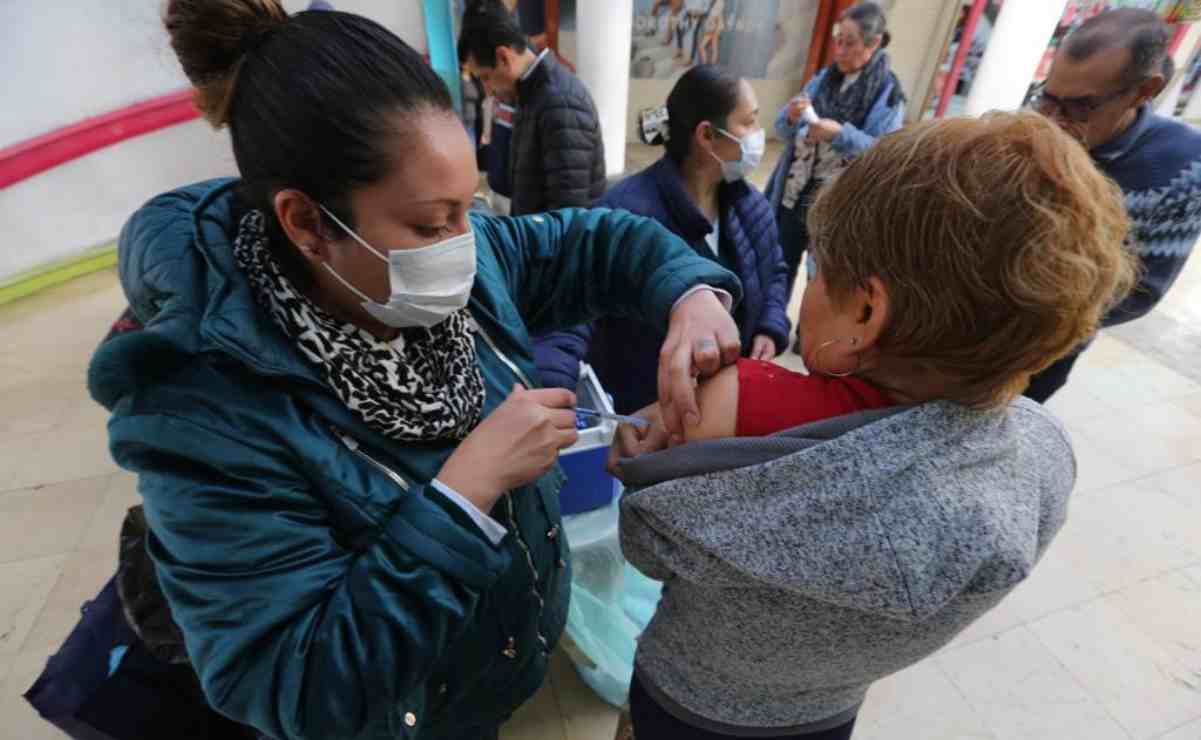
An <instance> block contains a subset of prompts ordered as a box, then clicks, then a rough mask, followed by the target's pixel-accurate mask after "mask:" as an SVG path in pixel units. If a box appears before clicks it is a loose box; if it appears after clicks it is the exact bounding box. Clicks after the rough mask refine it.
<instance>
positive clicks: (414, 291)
mask: <svg viewBox="0 0 1201 740" xmlns="http://www.w3.org/2000/svg"><path fill="white" fill-rule="evenodd" d="M321 210H322V211H325V215H327V216H329V217H330V218H332V219H333V220H334V223H336V224H337V225H338V226H341V227H342V229H343V230H345V231H346V233H347V234H350V236H351V237H352V238H353V239H354V240H355V241H357V242H358V243H359V244H361V245H363V246H364V247H366V249H367V250H368V251H369V252H371V253H372V254H374V255H375V256H376V257H379V258H380V259H381V260H383V261H384V262H387V263H388V285H389V287H390V289H391V295H390V296H389V298H388V302H387V303H380V302H378V301H373V300H371V298H369V297H368V296H367V295H366V294H365V293H363V291H361V290H359V289H358V288H356V287H354V286H353V285H351V284H350V282H349V281H347V280H346V278H344V277H342V276H341V275H339V274H338V272H337V271H336V270H335V269H334V268H333V267H331V266H330V265H329V263H328V262H327V263H325V269H327V270H329V272H330V274H331V275H333V276H334V277H335V278H337V280H338V282H340V283H342V284H343V285H345V286H346V287H347V289H349V290H350V291H351V292H353V293H354V294H355V295H357V296H358V297H359V298H362V299H363V308H364V309H365V310H366V311H367V313H369V314H371V316H372V317H373V318H374V319H375V320H376V321H378V322H380V323H381V324H385V325H387V326H390V327H392V328H393V329H405V328H408V327H413V326H421V327H425V328H426V329H428V328H430V327H431V326H436V325H438V324H440V323H442V322H443V321H445V320H446V318H447V317H448V316H450V315H451V314H452V313H454V312H455V311H458V310H459V309H461V308H463V307H464V306H466V305H467V300H468V299H469V298H470V297H471V288H472V286H473V285H475V230H474V229H471V228H468V229H467V231H466V232H465V233H463V234H459V235H457V236H452V237H450V238H449V239H446V240H443V241H440V242H438V243H437V244H431V245H430V246H428V247H420V248H418V249H394V250H392V251H391V252H388V253H387V254H385V253H383V252H381V251H379V250H378V249H376V248H375V247H373V246H371V245H370V244H368V243H367V242H366V241H365V240H364V239H363V238H362V237H361V236H359V235H358V234H356V233H354V231H352V230H351V229H350V227H348V226H347V225H346V224H344V223H342V222H341V221H339V220H338V217H337V216H335V215H334V214H332V213H330V211H329V209H328V208H326V207H325V206H321Z"/></svg>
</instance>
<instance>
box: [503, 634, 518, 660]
mask: <svg viewBox="0 0 1201 740" xmlns="http://www.w3.org/2000/svg"><path fill="white" fill-rule="evenodd" d="M500 654H501V655H503V656H505V657H506V658H508V659H509V660H515V659H516V658H517V640H515V639H513V638H512V637H510V638H509V644H508V646H507V647H505V649H504V650H501V651H500Z"/></svg>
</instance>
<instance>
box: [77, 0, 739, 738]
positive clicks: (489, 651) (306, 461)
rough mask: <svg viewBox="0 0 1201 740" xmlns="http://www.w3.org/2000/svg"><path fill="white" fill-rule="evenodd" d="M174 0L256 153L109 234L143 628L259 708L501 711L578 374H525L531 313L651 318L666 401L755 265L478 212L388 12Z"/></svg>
mask: <svg viewBox="0 0 1201 740" xmlns="http://www.w3.org/2000/svg"><path fill="white" fill-rule="evenodd" d="M165 18H166V26H167V30H168V31H169V33H170V35H171V40H172V45H173V47H174V49H175V51H176V53H177V55H178V56H179V59H180V61H181V63H182V65H183V68H184V71H185V73H187V75H188V77H189V78H190V79H191V80H192V81H193V82H194V83H195V84H196V86H197V102H198V104H199V106H200V107H201V109H202V111H203V112H204V113H205V115H206V117H207V118H208V119H209V120H210V121H211V122H212V123H213V124H215V125H217V126H223V125H228V126H229V127H230V133H231V139H232V142H233V149H234V154H235V157H236V160H237V164H238V169H239V172H240V175H241V178H240V179H238V180H225V181H211V182H205V183H200V184H197V185H193V186H190V187H186V188H182V189H180V190H177V191H174V192H171V193H168V194H165V195H162V196H159V197H157V198H154V199H153V200H151V201H150V202H149V203H148V204H146V205H145V206H144V207H143V208H141V209H140V210H139V211H138V212H137V213H135V214H134V216H133V217H132V218H131V219H130V221H129V223H128V224H127V225H126V227H125V228H124V230H123V231H122V234H121V238H120V249H119V254H120V270H121V280H122V285H123V287H124V289H125V291H126V294H127V296H128V298H129V301H130V304H131V306H132V309H133V311H134V313H135V314H136V316H137V318H138V319H139V320H140V321H141V323H142V324H143V325H144V327H145V328H144V329H143V330H141V331H136V332H130V333H127V334H123V335H120V336H118V337H116V338H114V339H112V340H110V341H108V342H106V343H105V344H104V345H103V346H102V347H101V348H100V350H99V351H98V352H97V354H96V356H95V358H94V359H93V361H92V365H91V369H90V374H89V381H90V385H91V391H92V394H93V395H94V397H95V398H96V399H97V400H99V401H100V402H101V403H103V404H105V405H106V406H107V407H109V408H110V409H111V410H112V412H113V415H112V420H111V422H110V425H109V433H110V440H111V447H112V451H113V454H114V456H115V457H116V459H117V461H118V462H119V463H120V464H121V465H122V466H124V467H126V468H128V469H130V470H132V471H134V472H136V473H137V474H138V479H139V482H138V487H139V492H140V493H141V495H142V497H143V500H144V510H145V522H146V525H147V527H148V530H149V532H148V535H147V536H146V538H145V542H144V550H145V552H146V553H148V555H149V557H150V558H151V559H152V560H153V566H154V569H155V572H156V573H157V578H156V579H150V580H151V583H149V584H143V585H144V586H145V588H146V589H148V590H149V591H148V592H142V593H135V594H133V596H134V597H135V598H136V600H137V604H138V605H139V607H140V608H141V611H142V612H146V611H154V610H153V609H152V607H153V604H151V603H150V602H152V601H153V600H154V599H155V598H165V602H166V604H167V605H169V607H170V615H171V617H172V618H173V619H174V623H175V624H174V625H167V626H168V629H165V630H163V631H162V633H160V634H152V631H153V630H154V629H155V628H156V625H154V624H134V625H133V626H134V628H135V629H136V630H137V631H138V634H139V635H140V636H142V637H143V638H144V639H146V641H147V642H148V643H153V644H155V645H156V646H157V647H158V648H164V646H165V647H166V648H170V647H171V645H170V643H171V641H172V640H174V641H175V645H174V648H175V650H174V652H173V653H172V654H174V655H184V654H185V653H184V648H185V647H186V658H187V659H189V660H190V663H191V665H192V666H194V667H195V669H196V671H197V673H198V675H199V679H200V682H201V684H202V686H203V689H204V693H205V695H206V697H207V699H208V701H209V702H210V703H211V704H212V705H213V706H214V707H215V708H216V709H217V710H219V711H220V712H221V713H222V714H224V715H226V716H228V717H230V718H232V719H234V720H236V721H238V722H240V723H244V724H246V725H251V726H253V727H254V728H255V729H256V730H257V731H258V732H260V733H262V734H263V735H265V736H269V737H272V738H277V739H278V740H290V739H293V738H332V737H338V738H368V737H370V738H379V737H392V738H402V737H421V738H459V737H462V738H473V739H477V738H488V737H493V738H494V737H496V735H497V728H498V726H499V725H500V723H501V722H502V721H503V720H504V719H505V718H506V717H508V716H509V715H510V714H511V713H512V712H513V710H514V709H515V708H516V707H517V706H519V705H520V704H521V703H522V702H523V701H525V700H526V699H527V698H529V697H530V696H531V695H533V693H534V692H535V691H536V690H537V689H538V687H539V685H540V684H541V683H542V680H543V678H544V677H545V675H546V670H547V662H548V658H549V656H550V653H551V650H552V648H553V647H554V645H555V643H556V641H557V640H558V638H559V635H560V633H561V632H562V629H563V625H564V622H565V620H566V612H567V594H568V587H569V582H570V579H571V575H570V565H569V562H568V561H569V553H568V550H567V543H566V542H565V541H564V538H563V537H562V536H561V531H560V521H559V504H558V491H559V487H560V483H561V480H562V476H561V474H560V473H559V472H558V469H557V467H556V465H555V460H556V456H557V453H558V451H559V450H560V449H561V448H563V447H565V446H567V445H570V444H571V443H572V442H573V441H574V440H575V439H576V436H577V435H576V431H575V413H574V412H573V410H572V407H573V405H574V402H575V399H574V397H573V396H572V394H571V393H569V392H567V391H563V390H557V389H549V390H548V389H538V388H537V387H536V383H535V380H536V371H535V366H534V362H533V358H532V355H531V350H530V346H529V338H528V332H530V331H535V332H543V333H545V332H548V331H552V330H555V329H559V328H562V327H566V326H570V325H573V324H577V323H579V322H581V321H589V320H593V319H596V318H598V317H600V316H601V315H603V314H605V313H606V312H616V313H620V314H622V315H628V316H640V317H642V318H643V319H645V320H646V321H648V322H650V323H651V324H653V325H656V326H657V327H659V329H660V330H662V331H665V332H666V333H667V335H668V336H669V337H670V339H669V341H668V346H667V348H666V350H667V354H666V355H665V356H666V357H668V358H669V361H668V362H666V363H665V364H664V366H663V373H662V387H663V389H664V397H665V399H666V400H668V401H669V403H668V407H667V408H666V409H665V413H666V414H667V415H668V416H669V417H671V418H673V419H678V418H679V417H680V416H682V415H686V414H687V413H689V412H690V411H693V410H694V409H695V407H694V405H692V404H694V403H695V400H694V398H693V391H692V379H691V375H692V374H693V373H695V372H698V371H699V372H701V373H707V372H712V371H715V370H716V369H717V366H719V365H720V364H722V363H723V362H724V363H729V362H731V361H733V360H734V359H735V358H736V356H737V354H738V352H737V350H738V337H737V327H736V326H735V325H734V323H733V321H732V320H731V318H730V316H729V314H728V311H727V309H726V308H725V306H724V305H723V298H724V299H725V300H726V302H728V301H730V300H731V299H733V300H736V299H737V298H738V297H739V286H738V283H737V281H736V280H735V279H734V276H733V275H731V274H729V273H728V272H727V271H725V270H722V269H720V267H719V266H718V265H717V264H716V263H714V262H712V261H711V260H706V259H702V258H699V257H697V256H696V255H695V254H693V253H692V251H691V250H689V249H688V247H687V246H686V245H685V244H683V243H682V242H680V241H679V240H678V239H676V238H675V237H673V236H671V235H670V234H669V233H668V232H667V231H666V230H664V229H663V228H662V227H660V226H658V225H657V224H655V223H654V222H652V221H650V220H647V219H641V218H636V217H634V216H631V215H629V214H618V213H612V212H604V211H595V212H589V211H579V210H577V211H565V212H561V213H554V214H546V215H541V216H532V217H528V218H523V219H515V220H505V219H496V218H489V217H480V216H476V215H472V214H469V213H468V207H469V206H470V204H471V201H472V195H473V193H474V191H475V188H476V185H477V182H478V178H479V174H478V171H477V170H476V166H475V156H474V152H473V151H472V146H471V143H470V141H469V140H468V138H467V135H466V133H465V132H464V130H463V127H462V125H461V124H460V123H459V122H458V120H457V119H456V117H455V115H454V111H453V109H452V105H451V101H450V95H449V93H448V91H447V89H446V87H445V86H444V85H443V83H442V82H441V81H440V80H439V78H438V77H437V75H436V74H434V72H433V71H432V70H431V69H430V68H429V67H428V66H427V65H426V64H425V63H424V62H423V61H422V59H421V57H420V56H419V55H418V54H417V53H416V52H414V51H413V50H412V49H411V48H409V47H408V46H406V45H405V44H404V43H403V42H402V41H401V40H400V39H398V38H397V37H396V36H395V35H393V34H392V33H390V32H389V31H387V30H386V29H384V28H383V27H381V26H379V25H378V24H376V23H374V22H372V21H369V20H367V19H364V18H361V17H358V16H355V15H351V14H347V13H340V12H330V11H327V12H306V13H300V14H298V15H296V16H292V17H289V16H288V15H287V14H286V13H285V12H284V10H283V8H282V6H281V5H280V4H279V2H278V0H171V2H168V4H167V8H166V14H165ZM723 294H725V295H723ZM134 544H135V545H140V544H141V543H140V542H135V543H134ZM133 550H134V552H124V553H123V557H130V558H137V557H140V556H142V555H143V553H141V551H140V549H139V548H138V547H136V546H135V547H134V548H133ZM160 587H161V596H160V595H158V594H157V593H156V592H157V589H158V588H160ZM123 596H127V594H125V593H123ZM157 611H158V613H159V614H162V613H165V609H159V610H157ZM136 621H137V620H136V619H135V622H136ZM157 626H158V627H162V626H163V625H161V624H159V625H157ZM176 627H177V630H176V629H175V628H176ZM179 636H182V641H181V640H180V638H179ZM180 642H182V643H183V644H182V645H181V644H179V643H180ZM166 652H172V651H171V650H169V649H167V650H166Z"/></svg>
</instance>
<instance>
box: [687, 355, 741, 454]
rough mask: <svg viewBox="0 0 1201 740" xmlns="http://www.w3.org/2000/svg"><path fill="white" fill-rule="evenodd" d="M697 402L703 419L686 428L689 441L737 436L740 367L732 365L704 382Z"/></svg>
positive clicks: (699, 389) (697, 395)
mask: <svg viewBox="0 0 1201 740" xmlns="http://www.w3.org/2000/svg"><path fill="white" fill-rule="evenodd" d="M696 402H697V405H698V406H699V407H700V411H701V421H700V423H699V424H697V425H696V426H694V427H685V428H684V439H685V440H686V441H688V442H696V441H698V440H702V439H719V438H721V437H733V436H734V434H735V432H736V431H737V429H738V366H737V365H730V366H728V367H726V368H724V369H722V370H721V371H720V372H718V373H717V374H716V375H714V376H713V377H712V378H709V379H708V380H706V381H704V382H702V383H701V384H700V387H698V388H697V393H696Z"/></svg>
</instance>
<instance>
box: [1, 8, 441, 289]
mask: <svg viewBox="0 0 1201 740" xmlns="http://www.w3.org/2000/svg"><path fill="white" fill-rule="evenodd" d="M284 5H285V7H286V8H287V9H288V10H289V11H290V12H295V11H298V10H303V9H304V8H305V7H306V6H307V5H308V2H307V0H285V3H284ZM336 5H337V6H338V7H339V8H340V9H342V10H347V11H350V12H357V13H361V14H363V15H367V16H369V17H372V18H374V19H375V20H377V21H379V22H380V23H382V24H383V25H385V26H387V27H389V28H391V29H392V30H393V31H395V32H396V33H397V34H398V35H399V36H400V37H401V38H403V39H404V40H405V41H407V42H408V43H409V44H410V45H412V46H414V47H415V48H417V49H418V51H424V50H425V29H424V18H423V16H422V13H421V4H420V2H419V1H418V0H337V2H336ZM161 9H162V3H161V2H160V0H103V2H83V0H38V2H36V3H34V2H16V1H15V0H0V70H3V73H2V74H3V75H4V104H3V105H0V148H2V147H5V146H9V145H11V144H15V143H17V142H20V141H24V140H26V139H29V138H31V137H34V136H38V135H41V134H45V133H48V132H50V131H53V130H55V129H58V128H61V127H63V126H67V125H70V124H73V123H77V122H79V121H81V120H82V119H85V118H88V117H91V116H96V115H100V114H102V113H107V112H110V111H113V110H115V109H118V108H122V107H124V106H127V105H130V104H133V103H136V102H139V101H142V100H146V99H148V98H153V97H156V96H158V95H162V94H164V93H168V92H172V91H175V90H179V89H181V88H184V87H186V86H187V80H186V78H185V77H184V75H183V72H182V71H181V70H180V69H179V63H178V62H177V61H176V59H175V56H174V54H173V53H172V51H171V48H170V45H169V43H168V39H167V34H166V31H165V30H164V29H163V26H162V20H161V16H160V13H161ZM235 173H236V168H235V167H234V162H233V155H232V152H231V151H230V147H229V142H228V135H227V134H226V133H225V132H220V133H218V132H215V131H213V130H212V129H211V128H209V127H208V126H207V124H204V123H203V122H200V121H193V122H189V123H186V124H180V125H177V126H173V127H170V128H168V129H164V130H161V131H158V132H155V133H153V134H149V135H146V136H142V137H139V138H136V139H131V140H128V141H125V142H122V143H120V144H117V145H114V146H111V147H108V148H106V149H101V150H99V151H97V152H94V153H92V154H89V155H88V156H86V157H83V158H81V159H78V160H75V161H73V162H70V163H68V164H66V165H62V166H60V167H56V168H54V169H51V170H48V171H46V172H43V173H41V174H39V175H36V176H34V177H32V178H30V179H28V180H25V181H22V182H19V183H16V184H14V185H12V186H10V187H8V188H4V189H0V238H2V239H3V249H0V281H3V280H4V279H6V278H9V277H12V276H13V275H16V274H19V273H22V272H24V271H27V270H30V269H33V268H36V267H38V266H40V265H43V264H46V263H49V262H53V261H55V260H58V259H62V258H65V257H69V256H71V255H73V254H76V253H79V252H81V251H84V250H86V249H88V248H90V247H94V246H96V245H99V244H104V243H106V242H109V241H111V240H112V239H113V238H114V237H116V235H117V233H118V231H119V230H120V227H121V225H122V224H123V223H124V221H125V219H126V218H128V216H129V214H130V213H131V212H132V211H133V210H134V209H135V208H137V207H138V206H139V205H140V204H141V203H143V202H145V201H146V200H147V199H149V198H151V197H153V196H154V195H156V194H158V193H160V192H163V191H165V190H169V189H171V188H173V187H177V186H179V185H183V184H186V183H190V182H195V181H197V180H202V179H205V178H210V177H214V176H218V175H233V174H235Z"/></svg>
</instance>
